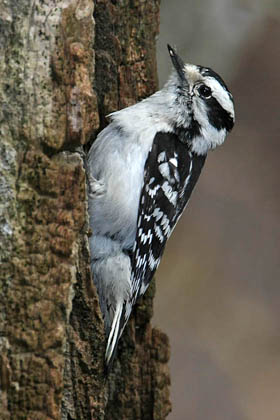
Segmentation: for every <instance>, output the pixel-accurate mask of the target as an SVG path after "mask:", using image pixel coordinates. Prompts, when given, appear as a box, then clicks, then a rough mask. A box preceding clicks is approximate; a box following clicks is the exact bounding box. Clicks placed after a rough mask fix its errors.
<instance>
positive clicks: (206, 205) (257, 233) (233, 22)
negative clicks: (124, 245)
mask: <svg viewBox="0 0 280 420" xmlns="http://www.w3.org/2000/svg"><path fill="white" fill-rule="evenodd" d="M279 40H280V4H279V1H277V0H275V1H266V0H243V1H242V0H209V1H203V0H198V1H196V2H193V1H190V0H184V1H181V0H175V1H172V4H171V2H169V1H167V0H162V3H161V26H160V35H159V40H158V71H159V80H160V85H162V84H163V83H164V82H165V80H166V78H167V77H168V74H169V72H170V71H171V65H170V63H169V58H168V54H167V52H166V43H167V42H168V43H170V44H171V45H175V46H176V47H177V50H178V52H179V53H180V55H181V56H182V57H183V59H184V60H185V61H187V62H190V63H196V64H202V65H206V66H209V67H212V68H213V69H214V70H216V71H217V72H218V73H219V74H221V75H222V76H223V78H224V79H225V81H226V83H227V84H228V85H229V87H230V90H231V91H232V93H233V95H234V99H235V107H236V125H235V127H234V129H233V132H232V134H231V135H230V136H229V137H228V139H227V141H226V142H225V144H224V145H223V147H221V148H219V149H218V150H216V151H215V152H213V153H209V156H208V159H207V161H206V165H205V169H204V171H203V173H202V175H201V177H200V180H199V183H198V186H197V188H196V190H195V192H194V194H193V196H192V199H191V200H190V204H189V206H188V209H187V211H186V212H185V214H184V216H183V217H182V219H181V220H180V222H179V226H178V227H177V229H176V230H175V232H174V234H173V236H172V238H171V239H170V241H169V244H168V246H167V249H166V252H165V256H164V258H163V261H162V263H161V265H160V268H159V272H158V275H157V280H158V281H157V294H156V305H155V318H154V323H155V324H156V325H159V326H160V327H161V328H162V329H163V330H164V331H166V332H167V333H168V335H169V337H170V341H171V381H172V387H171V394H172V402H173V410H172V413H171V414H170V416H169V417H168V418H169V420H181V419H186V418H190V419H195V420H205V419H215V420H219V419H220V420H224V419H227V420H229V419H232V420H236V419H238V420H245V419H246V420H263V419H267V420H278V419H279V398H278V391H279V387H280V363H279V360H280V357H279V349H280V336H279V316H280V306H279V296H280V282H279V278H280V258H279V250H280V224H279V214H280V212H279V210H280V195H279V153H280V144H279V129H280V124H279V96H280V81H279V80H280V79H279V69H280V48H279Z"/></svg>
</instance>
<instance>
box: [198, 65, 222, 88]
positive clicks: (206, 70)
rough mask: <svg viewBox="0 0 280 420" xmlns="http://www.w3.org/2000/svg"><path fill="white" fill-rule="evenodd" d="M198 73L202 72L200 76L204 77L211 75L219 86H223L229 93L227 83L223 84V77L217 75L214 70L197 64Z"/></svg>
mask: <svg viewBox="0 0 280 420" xmlns="http://www.w3.org/2000/svg"><path fill="white" fill-rule="evenodd" d="M198 67H199V70H200V73H201V74H202V76H205V77H213V79H216V80H217V81H218V82H219V83H220V85H221V86H223V88H224V89H225V90H226V91H227V92H228V93H230V91H229V90H228V87H227V85H226V84H225V82H224V81H223V79H222V78H221V76H219V75H218V73H216V72H215V71H214V70H212V69H210V68H209V67H202V66H198Z"/></svg>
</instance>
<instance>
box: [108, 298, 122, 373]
mask: <svg viewBox="0 0 280 420" xmlns="http://www.w3.org/2000/svg"><path fill="white" fill-rule="evenodd" d="M122 311H123V304H122V302H118V303H117V305H116V310H115V314H114V318H113V322H112V325H111V330H110V334H109V337H108V341H107V347H106V354H105V361H106V366H107V369H108V370H110V367H111V365H112V363H113V360H114V357H115V353H116V349H117V345H118V342H119V338H120V335H121V329H120V326H121V318H122Z"/></svg>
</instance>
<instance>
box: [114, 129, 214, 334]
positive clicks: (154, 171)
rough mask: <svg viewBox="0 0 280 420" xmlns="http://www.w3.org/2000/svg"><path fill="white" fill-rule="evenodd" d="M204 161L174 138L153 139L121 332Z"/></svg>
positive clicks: (140, 206) (157, 135)
mask: <svg viewBox="0 0 280 420" xmlns="http://www.w3.org/2000/svg"><path fill="white" fill-rule="evenodd" d="M205 158H206V156H197V155H196V154H194V153H192V152H190V151H189V149H188V146H187V145H186V144H184V143H182V142H181V141H180V140H179V138H178V136H177V135H175V134H172V133H157V134H156V136H155V139H154V141H153V146H152V148H151V150H150V152H149V155H148V158H147V160H146V163H145V168H144V183H143V187H142V192H141V195H140V203H139V212H138V224H137V231H136V238H135V243H134V247H133V252H132V255H131V266H132V274H131V283H132V294H131V300H130V302H126V304H125V308H124V312H123V319H122V323H121V324H122V329H123V328H124V326H125V324H126V322H127V320H128V318H129V315H130V312H131V309H132V307H133V305H134V303H135V301H136V300H137V298H138V297H139V296H141V295H143V294H144V293H145V291H146V289H147V287H148V285H149V283H150V281H151V279H152V277H153V274H154V272H155V271H156V269H157V267H158V265H159V263H160V260H161V257H162V254H163V251H164V248H165V245H166V241H167V240H168V238H169V236H170V235H171V233H172V230H173V229H174V227H175V225H176V223H177V221H178V218H179V217H180V215H181V214H182V212H183V210H184V208H185V206H186V204H187V202H188V200H189V198H190V195H191V192H192V190H193V188H194V186H195V184H196V182H197V180H198V177H199V175H200V172H201V169H202V167H203V164H204V162H205Z"/></svg>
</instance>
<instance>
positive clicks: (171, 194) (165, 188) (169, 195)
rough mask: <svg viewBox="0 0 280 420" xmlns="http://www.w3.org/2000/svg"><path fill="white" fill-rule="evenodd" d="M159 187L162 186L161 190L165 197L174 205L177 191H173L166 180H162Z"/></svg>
mask: <svg viewBox="0 0 280 420" xmlns="http://www.w3.org/2000/svg"><path fill="white" fill-rule="evenodd" d="M161 188H162V191H163V192H164V195H165V196H166V198H167V199H168V200H169V201H170V203H171V204H173V206H174V207H175V206H176V204H177V197H178V192H177V191H174V190H173V189H172V187H171V186H170V185H169V183H168V182H164V183H163V185H162V187H161Z"/></svg>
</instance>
